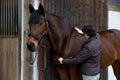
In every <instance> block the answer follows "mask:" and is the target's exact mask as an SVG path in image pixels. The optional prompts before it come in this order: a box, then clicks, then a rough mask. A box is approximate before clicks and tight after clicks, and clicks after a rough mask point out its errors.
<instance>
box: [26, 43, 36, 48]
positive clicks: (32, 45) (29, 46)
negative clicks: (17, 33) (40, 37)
mask: <svg viewBox="0 0 120 80" xmlns="http://www.w3.org/2000/svg"><path fill="white" fill-rule="evenodd" d="M27 47H28V49H32V48H34V47H35V44H34V43H31V44H28V43H27Z"/></svg>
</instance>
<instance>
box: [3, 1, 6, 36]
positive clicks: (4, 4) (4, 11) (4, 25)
mask: <svg viewBox="0 0 120 80" xmlns="http://www.w3.org/2000/svg"><path fill="white" fill-rule="evenodd" d="M5 2H6V0H5V1H4V2H3V5H4V9H3V14H4V16H3V35H5Z"/></svg>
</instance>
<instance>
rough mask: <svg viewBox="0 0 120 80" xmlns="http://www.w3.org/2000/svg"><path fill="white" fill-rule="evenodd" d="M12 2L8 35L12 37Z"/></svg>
mask: <svg viewBox="0 0 120 80" xmlns="http://www.w3.org/2000/svg"><path fill="white" fill-rule="evenodd" d="M12 10H13V9H12V0H11V1H10V35H12Z"/></svg>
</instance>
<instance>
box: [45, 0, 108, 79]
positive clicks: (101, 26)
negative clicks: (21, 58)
mask: <svg viewBox="0 0 120 80" xmlns="http://www.w3.org/2000/svg"><path fill="white" fill-rule="evenodd" d="M44 8H45V10H46V11H48V12H50V13H53V14H55V15H57V16H61V17H62V18H63V19H64V20H65V21H66V22H68V24H71V25H73V27H75V26H77V27H79V28H80V29H81V28H82V27H83V26H84V25H87V24H91V25H93V26H95V27H96V29H97V31H101V30H106V29H107V28H108V25H107V23H108V9H107V5H106V1H105V0H44ZM46 51H47V56H46V58H47V61H46V64H47V67H46V69H45V71H44V75H45V76H46V75H47V77H44V80H58V79H59V78H58V75H57V72H56V70H55V68H54V65H53V64H52V63H51V61H50V59H49V47H48V48H47V50H46ZM101 80H107V69H104V70H102V71H101Z"/></svg>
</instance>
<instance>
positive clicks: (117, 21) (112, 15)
mask: <svg viewBox="0 0 120 80" xmlns="http://www.w3.org/2000/svg"><path fill="white" fill-rule="evenodd" d="M108 28H109V29H119V30H120V12H115V11H109V12H108ZM108 80H116V78H115V76H114V74H113V70H112V67H111V66H110V67H109V68H108Z"/></svg>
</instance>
